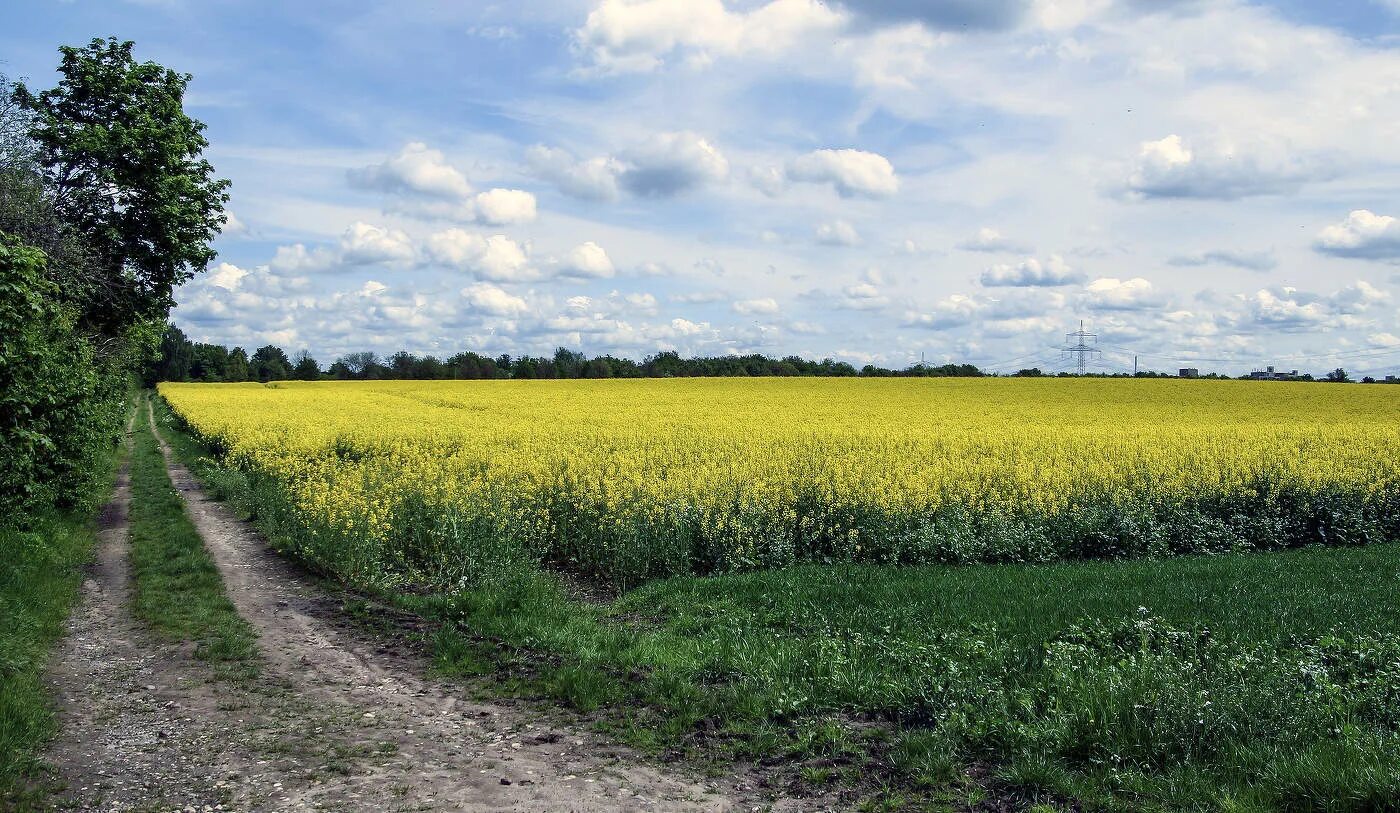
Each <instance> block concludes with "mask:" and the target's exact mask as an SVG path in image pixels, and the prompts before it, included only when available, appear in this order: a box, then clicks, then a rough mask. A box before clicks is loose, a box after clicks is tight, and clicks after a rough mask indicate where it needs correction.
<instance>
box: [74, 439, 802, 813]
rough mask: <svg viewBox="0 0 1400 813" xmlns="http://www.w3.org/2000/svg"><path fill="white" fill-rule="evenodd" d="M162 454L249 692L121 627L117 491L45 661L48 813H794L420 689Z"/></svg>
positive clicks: (495, 708) (421, 669)
mask: <svg viewBox="0 0 1400 813" xmlns="http://www.w3.org/2000/svg"><path fill="white" fill-rule="evenodd" d="M161 447H162V451H163V452H164V454H165V457H166V464H167V467H168V469H169V471H170V474H171V479H172V481H173V483H174V484H175V487H176V488H177V489H178V490H179V491H180V492H181V494H182V496H183V497H184V499H185V502H186V508H187V510H188V511H189V514H190V516H191V518H192V519H193V521H194V523H195V526H196V527H197V528H198V529H199V532H200V534H201V535H202V536H203V538H204V541H205V545H206V546H207V548H208V549H209V551H210V553H211V554H212V556H213V558H214V559H215V561H216V563H217V565H218V568H219V570H220V572H221V573H222V575H223V578H224V583H225V588H226V590H227V592H228V594H229V597H230V598H231V599H232V601H233V603H234V605H235V606H236V607H237V609H238V611H239V613H240V614H241V615H242V616H243V617H244V618H245V619H247V620H248V622H249V623H250V624H252V625H253V627H254V628H255V630H256V631H257V633H258V636H259V649H260V652H261V655H262V657H263V658H264V666H263V670H262V672H263V674H262V676H261V677H259V678H258V679H256V680H253V681H244V682H241V683H235V682H230V681H227V680H222V681H221V680H217V679H215V678H214V676H213V675H211V673H210V672H209V670H208V669H207V668H206V667H205V666H204V665H203V664H201V663H199V662H197V661H194V660H193V659H192V658H191V657H190V656H189V653H188V652H184V651H181V650H180V649H179V648H177V647H172V646H169V645H165V644H161V643H159V642H157V641H155V640H153V639H152V638H151V637H150V636H149V635H147V634H146V632H145V631H144V630H143V629H142V628H141V627H140V625H139V624H138V623H137V622H136V621H135V620H133V619H132V618H131V616H130V612H129V609H128V602H127V598H128V589H129V588H128V574H127V523H126V506H127V502H128V500H129V491H128V489H127V488H126V482H125V479H124V477H123V480H122V482H121V483H120V484H119V487H118V489H117V492H116V494H115V495H114V497H113V500H112V503H111V504H110V505H109V506H108V509H107V510H106V511H105V512H104V527H103V530H102V537H101V549H100V552H99V557H98V562H97V564H96V566H95V567H94V569H93V572H92V574H91V577H90V578H89V579H88V580H87V581H86V582H85V584H84V586H83V594H82V605H81V607H80V608H79V609H78V611H77V612H75V613H74V616H73V618H72V620H71V621H70V634H69V636H68V637H67V638H66V639H65V641H64V643H63V644H62V646H61V647H60V649H59V651H58V652H57V653H56V661H55V667H54V670H53V679H54V682H55V684H56V687H57V689H58V693H59V696H60V708H61V723H62V726H63V728H62V733H61V737H60V739H59V741H58V742H56V743H55V745H54V747H53V749H52V752H51V754H50V757H49V758H50V760H51V761H52V762H53V763H54V764H55V765H56V766H58V768H59V769H60V774H61V776H62V777H63V779H64V780H65V781H66V782H67V783H68V784H69V791H68V795H67V796H66V797H65V800H64V802H63V804H61V805H60V807H61V809H76V810H104V811H114V810H143V811H144V810H167V809H169V810H205V809H209V810H240V811H242V810H249V811H290V810H337V811H339V810H344V811H386V810H415V811H448V810H453V811H500V810H519V811H527V810H528V811H556V810H557V811H604V810H609V811H611V810H637V811H641V810H667V811H726V810H757V809H798V806H797V805H796V804H795V803H794V802H791V801H789V802H784V803H779V804H778V805H777V806H776V807H773V808H770V807H769V804H770V801H769V800H766V799H762V798H759V797H757V796H753V795H752V794H751V793H749V792H741V791H739V790H737V789H736V788H737V787H741V786H736V785H735V784H734V783H722V784H721V785H717V784H713V783H706V782H703V781H701V780H699V779H698V778H696V777H694V776H689V775H687V774H686V773H685V772H684V771H679V770H678V771H676V772H668V771H665V770H662V769H659V768H657V767H653V766H650V765H647V764H646V763H644V762H642V761H641V760H639V759H637V758H636V756H635V755H633V754H631V753H629V752H628V751H627V750H626V749H624V748H620V747H617V746H615V745H613V744H610V743H608V742H607V741H606V740H604V739H602V738H601V737H599V736H598V735H596V734H593V733H590V732H584V731H579V730H574V729H572V728H570V727H568V726H567V724H561V723H556V722H551V721H548V720H546V719H545V718H544V717H543V716H542V713H541V712H540V711H539V710H538V709H535V710H532V709H531V708H530V707H529V706H528V705H525V704H510V703H483V702H478V701H471V700H466V699H464V698H463V697H462V696H461V694H460V692H458V691H455V690H454V687H453V686H452V685H451V684H443V683H441V682H437V681H434V680H431V679H428V678H425V677H424V674H425V671H426V664H424V663H423V662H422V661H421V660H419V659H418V657H417V656H416V655H414V654H411V653H405V652H401V651H398V649H397V648H395V647H386V646H385V645H384V642H383V641H382V640H380V639H377V638H374V637H373V636H371V635H368V634H366V633H363V632H361V631H360V630H357V629H355V628H353V627H351V626H349V625H347V624H345V623H344V621H343V620H342V619H340V618H339V617H337V616H336V615H335V613H334V610H333V609H329V608H328V607H327V602H326V600H325V599H324V597H323V596H321V595H320V594H318V592H317V589H316V588H315V587H314V586H313V585H310V584H308V583H307V582H306V581H305V580H304V579H303V578H302V577H301V575H300V574H299V573H298V572H297V571H296V570H295V568H293V567H292V566H291V565H290V564H289V563H287V562H286V561H284V560H282V559H281V558H279V557H277V556H276V555H275V554H273V553H271V552H269V551H268V550H267V549H266V547H265V545H264V544H263V541H262V540H261V539H260V538H259V537H258V535H257V534H256V533H255V532H254V531H253V530H252V529H251V527H250V526H249V525H247V524H246V523H243V522H240V521H239V520H238V519H237V518H236V517H234V516H233V515H232V514H231V513H230V512H229V510H228V509H227V508H226V507H225V506H223V505H221V504H219V503H217V502H213V501H211V500H210V499H209V498H208V497H207V496H206V495H205V494H204V493H203V491H202V490H201V489H200V487H199V485H198V483H197V481H196V480H195V479H194V478H193V476H192V475H191V474H190V473H189V472H188V471H187V470H186V469H185V468H184V467H183V466H181V465H180V464H179V463H178V462H177V461H175V459H174V458H173V457H172V456H171V452H170V449H169V447H168V446H166V445H165V443H164V441H163V440H162V441H161Z"/></svg>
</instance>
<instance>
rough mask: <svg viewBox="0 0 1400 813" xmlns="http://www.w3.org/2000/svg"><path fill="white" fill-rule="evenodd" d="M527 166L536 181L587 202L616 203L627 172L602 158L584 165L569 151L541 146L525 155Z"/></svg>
mask: <svg viewBox="0 0 1400 813" xmlns="http://www.w3.org/2000/svg"><path fill="white" fill-rule="evenodd" d="M525 163H526V166H527V167H528V168H529V170H530V172H531V173H533V174H534V175H535V177H537V178H540V179H541V180H544V181H548V182H549V183H552V184H554V185H555V186H556V187H557V188H558V189H559V191H560V192H563V193H564V194H566V195H568V196H570V197H574V198H581V199H583V200H616V199H617V197H618V189H617V176H618V175H620V174H621V173H622V171H623V169H624V167H623V165H622V163H621V162H620V161H618V160H617V159H615V158H611V157H608V156H602V157H598V158H590V159H588V160H586V161H580V160H579V159H578V158H576V157H574V154H573V153H571V152H569V151H568V150H565V149H560V148H558V147H546V146H543V145H538V144H537V145H535V146H533V147H531V148H529V149H528V150H526V151H525Z"/></svg>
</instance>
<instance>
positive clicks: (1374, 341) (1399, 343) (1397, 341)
mask: <svg viewBox="0 0 1400 813" xmlns="http://www.w3.org/2000/svg"><path fill="white" fill-rule="evenodd" d="M1366 341H1368V342H1370V343H1371V345H1372V346H1373V347H1400V336H1396V335H1395V334H1394V333H1372V334H1371V335H1369V336H1367V337H1366Z"/></svg>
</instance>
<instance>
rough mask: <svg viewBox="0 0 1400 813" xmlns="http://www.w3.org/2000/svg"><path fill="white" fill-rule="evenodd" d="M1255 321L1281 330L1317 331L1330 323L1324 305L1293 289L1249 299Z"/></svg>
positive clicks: (1268, 291)
mask: <svg viewBox="0 0 1400 813" xmlns="http://www.w3.org/2000/svg"><path fill="white" fill-rule="evenodd" d="M1249 310H1250V315H1251V316H1252V317H1253V319H1254V321H1255V322H1257V323H1259V324H1261V325H1267V326H1269V327H1273V328H1277V329H1280V330H1297V329H1308V328H1314V327H1320V326H1322V325H1324V324H1326V323H1327V322H1329V321H1330V320H1331V319H1332V315H1331V313H1330V312H1329V310H1328V308H1327V305H1326V303H1325V302H1323V301H1321V300H1320V299H1318V298H1317V297H1315V296H1312V295H1311V294H1306V293H1303V292H1301V291H1299V290H1297V289H1296V288H1288V287H1283V288H1266V289H1263V290H1260V291H1258V292H1256V293H1255V294H1254V295H1253V296H1252V297H1250V298H1249Z"/></svg>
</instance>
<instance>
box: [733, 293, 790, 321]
mask: <svg viewBox="0 0 1400 813" xmlns="http://www.w3.org/2000/svg"><path fill="white" fill-rule="evenodd" d="M730 307H731V308H733V309H734V312H735V313H738V314H743V315H744V316H753V315H758V314H770V313H777V312H778V300H776V299H773V298H772V297H765V298H762V299H741V300H738V301H736V302H733V303H731V304H730Z"/></svg>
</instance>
